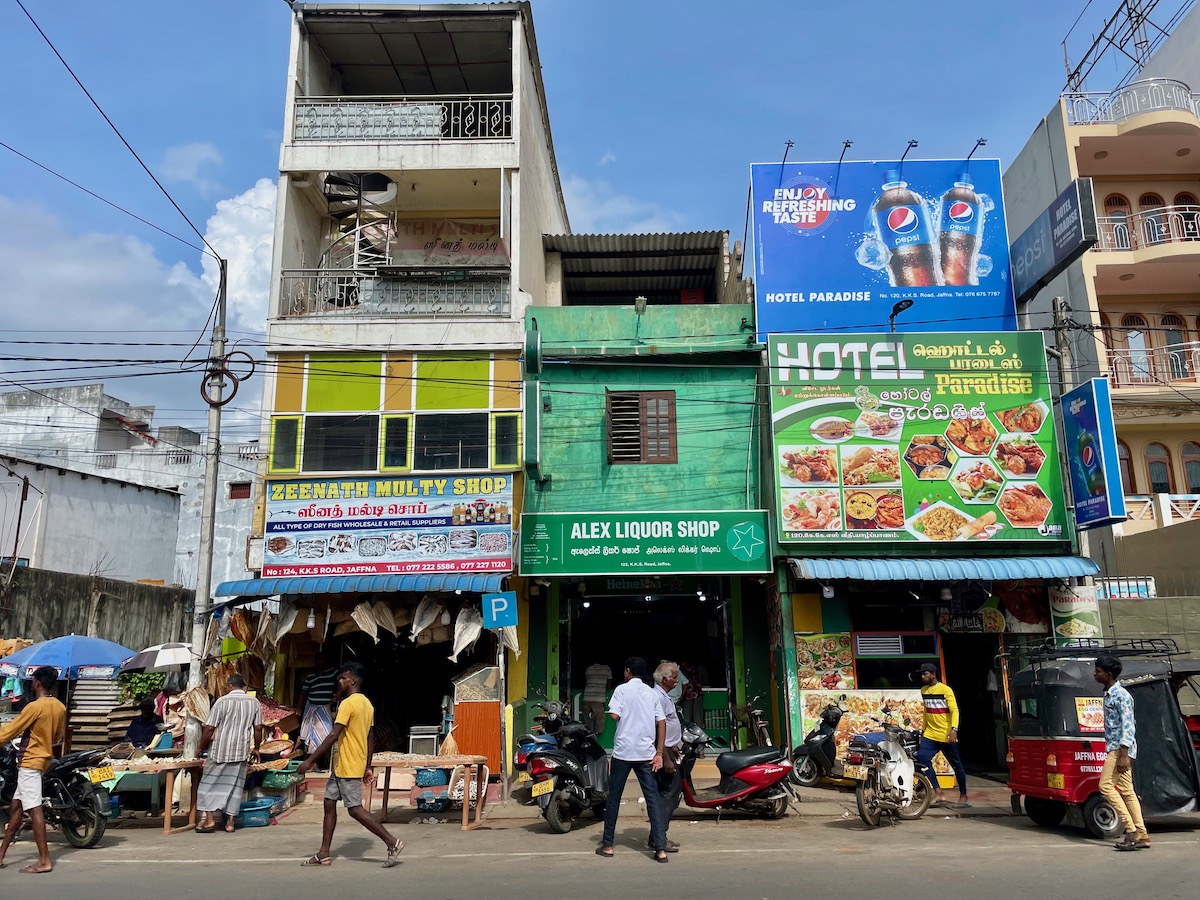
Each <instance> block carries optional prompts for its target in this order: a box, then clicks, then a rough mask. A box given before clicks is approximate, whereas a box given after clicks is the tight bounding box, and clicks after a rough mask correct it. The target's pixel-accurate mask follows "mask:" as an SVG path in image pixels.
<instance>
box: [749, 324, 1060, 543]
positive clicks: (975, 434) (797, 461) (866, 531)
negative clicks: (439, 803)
mask: <svg viewBox="0 0 1200 900" xmlns="http://www.w3.org/2000/svg"><path fill="white" fill-rule="evenodd" d="M768 352H769V365H770V367H771V368H770V382H771V420H772V436H773V442H772V443H773V452H774V470H775V471H774V474H775V482H776V490H775V500H776V504H777V506H776V511H777V515H778V528H779V531H778V535H779V540H780V541H781V542H784V543H789V544H804V543H812V544H822V545H823V544H829V543H841V544H856V545H858V547H856V552H864V551H867V545H870V544H885V545H891V544H897V543H909V544H915V543H930V544H955V545H959V546H957V547H955V548H952V549H953V552H954V553H958V554H962V553H970V552H971V550H970V549H969V548H967V547H966V546H962V545H966V544H971V545H978V544H979V543H980V542H988V543H997V542H1002V543H1022V542H1023V543H1038V542H1041V543H1047V542H1064V541H1067V540H1068V535H1067V534H1066V533H1065V528H1066V525H1067V521H1068V519H1067V510H1066V506H1065V503H1064V500H1063V488H1062V475H1061V472H1060V470H1059V462H1058V447H1057V442H1056V438H1055V430H1054V421H1053V419H1052V415H1051V396H1050V385H1049V381H1048V379H1047V377H1046V356H1045V347H1044V344H1043V340H1042V335H1041V332H1037V331H1034V332H1012V331H1006V332H975V333H970V332H969V333H964V334H945V333H939V334H879V333H873V334H844V335H843V334H837V335H831V334H819V335H817V334H801V335H770V336H769V340H768ZM867 552H869V551H867Z"/></svg>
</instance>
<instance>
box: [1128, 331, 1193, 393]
mask: <svg viewBox="0 0 1200 900" xmlns="http://www.w3.org/2000/svg"><path fill="white" fill-rule="evenodd" d="M1107 355H1108V370H1109V377H1111V378H1112V385H1113V387H1114V388H1154V389H1158V390H1165V391H1167V392H1168V393H1171V394H1174V393H1175V392H1174V390H1173V388H1174V386H1176V385H1195V384H1197V383H1200V341H1188V342H1186V343H1181V344H1172V345H1171V346H1169V347H1147V348H1146V349H1144V350H1136V349H1135V350H1131V349H1128V348H1114V349H1111V350H1109V351H1108V354H1107ZM1175 396H1176V398H1178V395H1177V394H1176V395H1175Z"/></svg>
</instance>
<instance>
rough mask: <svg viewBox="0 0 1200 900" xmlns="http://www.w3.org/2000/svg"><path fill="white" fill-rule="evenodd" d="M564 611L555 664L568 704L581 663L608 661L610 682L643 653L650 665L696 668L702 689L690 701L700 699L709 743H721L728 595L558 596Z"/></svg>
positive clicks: (579, 688) (608, 738)
mask: <svg viewBox="0 0 1200 900" xmlns="http://www.w3.org/2000/svg"><path fill="white" fill-rule="evenodd" d="M566 609H567V615H566V616H565V617H564V618H565V620H566V621H564V622H563V631H564V633H563V634H562V636H561V637H562V642H563V647H564V649H565V651H566V652H565V653H564V654H563V656H562V658H561V659H560V667H561V669H562V676H563V678H564V679H565V682H566V684H568V685H569V686H570V700H571V704H572V708H573V709H575V710H578V709H579V708H580V704H581V702H582V695H583V689H584V682H585V677H584V672H585V671H586V670H587V668H588V666H590V665H593V664H595V663H602V664H604V665H606V666H608V668H609V669H610V670H611V671H612V675H613V685H612V686H613V687H616V686H617V685H618V684H620V683H621V676H622V672H623V669H624V664H625V660H626V659H628V658H629V657H631V656H641V657H643V658H644V659H645V660H646V662H647V663H648V664H649V665H650V667H651V670H653V668H654V667H655V666H656V665H657V664H658V663H659V661H660V660H663V659H670V660H673V661H675V662H678V663H679V664H680V665H681V666H684V667H685V670H691V671H693V672H695V673H698V674H699V676H700V681H701V686H702V688H703V695H702V697H700V698H697V705H699V703H700V702H702V704H703V711H704V712H703V715H704V723H703V725H704V729H705V731H707V732H708V734H709V736H710V737H712V738H713V739H714V740H715V741H717V742H719V743H720V742H725V743H727V742H728V740H729V691H728V687H729V684H730V672H729V662H728V660H729V659H730V658H731V653H730V649H731V648H730V646H729V627H728V621H729V612H728V601H725V602H722V601H719V600H717V599H716V598H715V597H708V596H707V595H706V597H705V599H704V600H701V599H700V597H699V596H698V595H696V594H691V595H674V596H670V595H668V596H661V595H614V596H603V597H589V596H586V595H584V596H578V597H572V598H570V599H569V600H568V601H566ZM684 709H685V710H686V709H687V705H686V703H685V704H684ZM613 727H614V726H613V723H612V722H611V720H609V721H608V725H607V728H606V730H605V733H604V734H603V735H601V739H600V742H601V744H603V745H604V746H605V747H611V746H612V733H613Z"/></svg>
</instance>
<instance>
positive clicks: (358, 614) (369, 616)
mask: <svg viewBox="0 0 1200 900" xmlns="http://www.w3.org/2000/svg"><path fill="white" fill-rule="evenodd" d="M350 617H351V618H352V619H354V621H355V622H356V623H357V624H358V627H359V628H361V629H362V630H363V631H364V632H365V633H366V634H369V635H370V636H371V640H373V641H374V642H375V643H377V644H378V643H379V623H378V622H376V621H375V610H374V609H372V608H371V604H370V603H368V602H366V601H365V600H364V601H363V602H362V603H360V604H358V606H356V607H354V611H353V612H352V613H350Z"/></svg>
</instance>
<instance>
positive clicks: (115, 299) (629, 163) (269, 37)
mask: <svg viewBox="0 0 1200 900" xmlns="http://www.w3.org/2000/svg"><path fill="white" fill-rule="evenodd" d="M21 2H22V3H23V4H24V6H25V9H27V10H28V12H29V13H30V14H31V15H32V17H33V19H35V20H36V21H37V23H38V25H40V26H41V28H42V30H44V31H45V33H46V34H47V36H48V37H49V38H50V40H51V41H52V42H53V43H54V45H55V47H56V48H57V49H58V52H59V53H61V55H62V57H63V59H65V60H66V62H67V63H68V64H69V65H70V66H71V68H72V69H73V70H74V72H75V74H76V75H77V76H78V78H79V80H80V81H81V82H82V83H83V85H84V86H85V87H86V88H87V90H88V91H89V92H90V93H91V94H92V96H93V97H94V98H95V99H96V101H97V103H98V104H99V105H100V107H101V108H102V109H103V110H104V112H105V113H106V114H107V116H108V117H109V118H110V119H111V120H112V121H113V122H114V123H115V124H116V126H117V127H118V128H119V129H120V131H121V133H122V134H123V135H124V138H125V139H126V140H127V141H128V143H129V145H130V146H132V148H133V149H134V150H135V151H136V152H137V154H138V155H139V156H140V157H141V159H142V160H143V161H144V162H145V164H146V166H147V167H148V168H149V169H150V170H151V172H153V173H154V175H155V176H156V177H157V179H158V180H159V181H160V182H161V183H162V185H163V186H164V187H165V188H166V190H167V192H169V194H170V196H171V198H173V200H174V202H175V203H176V204H178V206H179V207H180V209H181V210H182V211H183V213H185V214H186V216H187V218H188V219H190V221H191V223H193V224H194V226H195V228H196V230H198V231H199V232H200V234H202V235H203V237H204V239H205V240H206V241H208V242H209V243H210V244H211V245H212V246H213V247H215V248H216V250H217V252H218V253H220V254H221V255H222V256H224V257H226V258H227V259H228V260H229V271H230V279H229V325H228V327H229V336H230V339H231V341H233V342H234V345H235V347H236V348H238V349H244V350H246V351H248V352H250V353H251V354H252V355H254V356H256V357H259V358H261V357H262V355H263V353H262V344H263V334H264V331H265V317H266V309H267V297H268V294H269V282H270V260H271V236H272V229H273V226H274V203H275V185H276V180H277V178H278V159H279V148H280V142H281V139H282V121H283V100H284V89H285V80H286V74H287V61H288V44H289V39H290V16H291V13H290V10H289V8H288V6H287V4H286V2H285V0H203V2H200V0H193V2H191V3H184V2H180V0H118V2H116V3H108V4H97V3H83V2H80V0H67V2H63V0H56V2H51V0H21ZM1117 5H1118V0H1095V2H1092V0H1059V2H1055V3H1047V2H1045V0H975V2H970V3H964V2H962V0H922V2H920V3H911V2H910V3H903V2H899V0H892V2H881V0H852V2H840V3H830V2H824V0H821V2H813V0H758V2H756V0H742V2H741V3H739V4H732V3H729V2H716V0H690V2H682V0H602V2H596V0H534V2H533V15H534V24H535V27H536V31H537V40H538V48H539V52H540V57H541V63H542V70H543V79H544V82H545V85H546V91H547V102H548V105H549V110H550V120H551V127H552V130H553V137H554V142H555V152H556V155H557V161H558V168H559V173H560V176H561V179H562V183H563V190H564V194H565V196H566V198H567V204H568V214H569V216H570V219H571V224H572V229H573V230H574V231H575V232H579V233H585V232H586V233H594V232H657V231H699V230H709V229H721V230H728V231H730V232H731V234H732V237H733V239H734V240H740V239H741V238H742V236H743V233H744V229H745V222H746V195H747V187H748V179H749V164H750V163H751V162H764V161H775V160H779V159H780V158H781V157H782V155H783V153H784V149H785V143H786V142H787V141H792V142H794V146H793V147H792V148H791V150H790V151H789V156H788V158H789V160H791V161H799V160H821V159H837V158H838V155H839V154H840V153H841V151H842V142H843V141H844V140H851V141H853V146H852V147H851V148H850V149H849V151H848V152H847V155H846V158H847V159H860V160H863V159H866V160H869V159H895V158H897V157H898V156H899V155H900V154H901V153H903V151H904V149H905V147H906V145H907V143H908V141H909V140H910V139H915V140H917V141H919V146H918V147H917V148H916V149H915V150H913V151H912V152H911V153H910V158H912V159H917V158H940V157H947V158H961V157H963V156H965V155H966V154H967V153H968V152H969V151H970V150H971V148H972V147H973V146H974V144H975V141H976V139H977V138H981V137H982V138H986V139H987V142H988V143H987V146H986V147H985V148H983V149H982V150H981V151H979V153H978V154H977V155H978V156H988V157H995V158H999V159H1000V160H1001V163H1002V165H1004V166H1007V165H1008V164H1009V163H1010V162H1011V161H1012V160H1013V159H1014V158H1015V156H1016V154H1017V153H1018V152H1019V151H1020V149H1021V147H1022V146H1023V145H1024V143H1025V141H1026V139H1027V138H1028V136H1029V135H1030V134H1031V132H1032V131H1033V130H1034V128H1035V127H1036V125H1037V123H1038V121H1039V120H1040V119H1041V117H1042V116H1044V115H1045V114H1046V113H1047V112H1048V111H1049V110H1050V108H1051V106H1052V105H1053V104H1054V102H1055V100H1056V98H1057V96H1058V94H1059V92H1060V91H1061V90H1062V88H1063V85H1064V82H1065V69H1064V65H1063V46H1062V43H1063V40H1064V37H1065V36H1066V35H1067V33H1068V31H1070V30H1071V29H1072V26H1073V24H1074V23H1076V21H1077V20H1078V23H1077V24H1075V30H1074V32H1072V35H1071V38H1070V39H1069V41H1068V44H1067V49H1068V53H1069V54H1072V61H1075V60H1077V59H1078V56H1079V55H1080V54H1081V53H1082V52H1083V50H1084V49H1085V48H1086V47H1087V45H1088V44H1090V42H1091V35H1092V34H1094V33H1095V32H1096V31H1097V30H1098V28H1099V25H1100V23H1101V22H1102V21H1103V20H1104V19H1105V18H1107V17H1108V16H1109V15H1111V13H1112V11H1113V10H1115V9H1116V7H1117ZM1181 5H1183V0H1162V3H1161V6H1162V14H1161V15H1160V16H1158V17H1157V18H1160V19H1161V20H1162V21H1163V22H1165V21H1166V20H1167V19H1169V18H1170V14H1171V13H1173V12H1174V11H1175V10H1176V9H1177V8H1179V7H1180V6H1181ZM1127 68H1128V61H1127V60H1123V59H1122V60H1121V62H1120V64H1117V63H1116V62H1114V61H1109V60H1106V61H1105V62H1104V63H1102V64H1101V65H1100V66H1098V67H1097V68H1096V70H1095V71H1094V72H1093V74H1092V76H1091V78H1090V80H1089V82H1088V84H1086V85H1085V87H1087V88H1089V89H1092V90H1106V89H1109V88H1111V86H1112V85H1113V84H1115V82H1116V80H1117V78H1118V77H1119V76H1120V75H1123V74H1124V72H1125V70H1126V69H1127ZM0 81H2V83H4V84H5V85H6V91H5V94H4V97H3V100H2V101H0V143H3V144H4V145H6V147H0V296H3V297H4V301H3V305H2V307H0V309H3V311H4V312H3V320H2V321H3V327H2V328H0V390H13V389H17V388H18V387H32V388H36V389H43V388H45V387H47V386H52V385H60V384H71V383H90V382H97V381H102V382H104V383H105V385H106V387H107V391H108V393H109V394H110V395H113V396H116V397H118V398H121V399H123V400H127V401H129V402H131V403H134V404H135V405H154V406H156V407H157V412H156V415H155V424H156V425H158V426H162V425H171V424H178V425H184V426H186V427H191V428H195V429H196V430H203V426H204V422H205V418H206V407H205V406H204V404H203V402H202V401H201V400H200V397H199V393H198V392H199V386H200V375H199V374H198V372H197V371H196V369H195V365H196V360H197V359H201V358H203V355H204V353H205V348H206V346H207V343H206V342H207V333H206V331H205V323H206V320H207V316H208V313H209V310H210V308H211V306H212V302H213V298H214V296H215V290H216V267H215V264H214V263H213V261H212V260H211V259H209V258H206V257H205V256H204V255H203V254H202V253H201V252H199V250H198V249H197V248H199V247H200V246H201V244H202V242H201V238H200V236H199V235H197V233H196V231H193V229H192V227H191V226H190V225H189V224H188V222H187V221H185V219H184V218H183V216H182V215H181V214H180V212H179V211H177V210H176V209H175V208H174V207H173V205H172V202H171V200H169V199H168V198H167V197H165V196H164V195H163V193H162V192H161V191H160V190H159V188H158V187H157V186H156V185H155V184H154V182H153V181H152V180H151V178H150V177H149V176H148V175H147V173H146V172H145V170H143V168H142V167H141V165H140V164H139V163H138V161H137V160H136V159H135V158H134V156H133V155H132V154H131V152H130V150H129V149H127V148H126V147H125V146H124V144H123V143H122V142H121V140H120V139H119V138H118V137H117V135H116V134H114V132H113V131H112V129H111V128H110V127H109V125H108V124H107V123H106V122H105V120H104V118H103V117H102V116H101V114H100V113H99V112H98V111H97V110H96V108H95V107H94V106H93V105H92V103H91V102H90V101H89V100H88V97H87V96H86V95H85V93H84V92H83V90H81V88H80V86H79V85H78V84H77V83H76V82H75V81H74V80H73V79H72V76H71V75H70V73H69V72H68V71H67V69H66V68H65V67H64V65H63V63H62V62H60V61H59V59H58V58H56V56H55V54H54V52H53V51H52V50H51V48H50V47H49V46H48V45H47V43H46V42H45V41H44V40H43V38H42V37H41V36H40V35H39V34H38V31H37V30H36V29H35V27H34V25H33V24H32V23H31V22H30V20H29V18H27V16H26V14H25V12H23V11H22V9H21V6H20V5H19V4H18V2H17V0H0ZM13 151H16V152H13ZM18 153H19V154H23V156H24V157H28V158H29V159H26V158H23V157H22V156H19V155H17V154H18ZM29 160H33V161H36V164H35V162H31V161H29ZM38 164H40V167H39V165H38ZM41 167H45V168H48V169H52V170H54V171H55V172H57V173H59V174H60V175H62V176H65V177H66V178H69V179H70V180H71V181H74V182H76V183H77V184H78V185H81V186H82V187H84V188H86V189H88V190H90V191H92V192H94V193H96V194H99V195H101V196H102V197H103V198H105V199H106V200H108V201H110V202H111V203H112V204H116V205H117V206H120V207H123V208H124V209H125V210H128V211H130V212H132V213H134V214H136V215H137V216H139V217H140V218H141V219H143V220H146V222H149V223H151V224H152V225H153V226H157V228H158V229H161V230H162V231H159V230H155V228H152V227H150V226H148V225H146V224H143V222H140V221H138V220H136V219H134V218H132V217H130V216H128V215H126V214H124V213H122V212H119V211H118V210H116V209H114V208H113V207H112V206H110V205H106V204H105V203H102V202H100V201H99V200H97V199H95V198H94V197H92V196H90V195H89V194H87V193H85V192H84V191H83V190H80V189H79V188H77V187H74V186H71V185H69V184H66V183H65V182H64V181H62V180H60V178H58V177H56V176H55V175H53V174H50V173H49V172H47V171H46V170H45V168H41ZM164 231H165V232H169V233H170V235H173V236H168V235H167V234H164V233H162V232H164ZM189 244H190V245H192V246H188V245H189ZM197 341H199V342H200V346H199V347H198V348H197V349H192V348H193V345H194V344H195V343H196V342H197ZM30 342H41V343H30ZM68 360H69V361H68ZM261 385H262V379H261V378H259V379H254V378H251V379H250V380H248V381H247V382H245V383H244V384H243V385H242V386H241V392H240V393H239V395H238V396H237V398H236V399H235V400H234V402H233V403H232V404H231V405H230V406H229V407H227V408H226V409H227V412H228V415H227V417H226V425H225V427H224V429H223V438H224V440H225V442H226V443H236V442H240V441H245V440H251V439H255V438H257V437H258V433H259V428H260V425H259V422H260V418H259V406H260V400H261V392H262V387H261ZM4 449H5V448H0V452H2V451H3V450H4Z"/></svg>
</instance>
